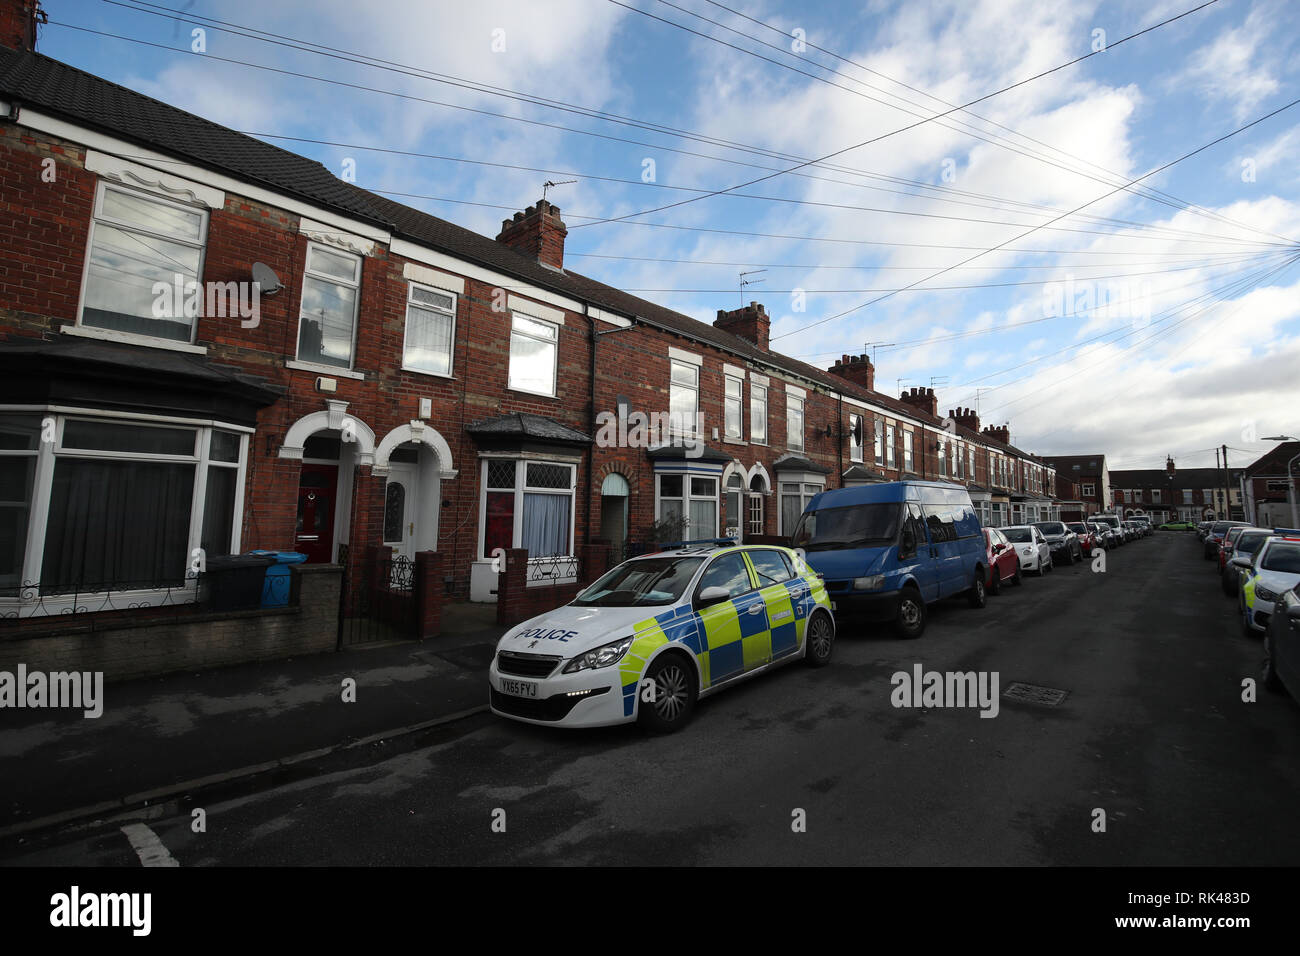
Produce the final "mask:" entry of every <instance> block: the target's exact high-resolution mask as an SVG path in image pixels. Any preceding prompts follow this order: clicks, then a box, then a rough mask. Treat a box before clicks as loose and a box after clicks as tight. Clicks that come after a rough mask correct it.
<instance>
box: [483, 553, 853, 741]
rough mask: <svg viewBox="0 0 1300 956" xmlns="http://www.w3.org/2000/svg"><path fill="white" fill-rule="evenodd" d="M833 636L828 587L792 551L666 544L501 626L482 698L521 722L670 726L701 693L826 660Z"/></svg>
mask: <svg viewBox="0 0 1300 956" xmlns="http://www.w3.org/2000/svg"><path fill="white" fill-rule="evenodd" d="M834 639H835V617H834V615H833V614H832V613H831V602H830V598H829V597H828V596H827V594H826V587H825V585H824V584H823V583H822V580H821V578H820V577H818V576H817V574H816V573H815V572H814V571H813V570H812V569H811V568H809V567H808V565H807V564H805V563H804V561H803V559H802V557H800V556H799V555H798V554H797V553H796V552H794V551H791V550H790V549H789V548H781V547H774V546H763V545H746V546H741V547H737V546H722V547H706V548H693V549H689V548H688V549H682V550H676V551H664V552H660V553H659V554H651V555H646V556H644V557H639V558H633V559H632V560H630V561H625V562H623V563H622V564H620V565H618V566H617V567H616V568H614V569H613V570H611V571H609V572H608V573H607V574H605V575H603V576H602V577H601V578H600V579H599V580H597V581H596V582H595V583H594V584H592V585H591V586H590V587H589V588H587V589H586V590H585V591H583V592H582V593H581V594H579V595H578V596H577V597H576V598H574V600H573V601H572V602H570V603H569V604H566V605H564V606H563V607H559V608H556V609H555V610H554V611H551V612H549V613H547V614H542V615H540V616H538V617H535V618H532V619H531V620H528V621H525V622H524V623H523V624H520V625H518V626H517V627H514V628H511V629H510V630H509V631H507V632H506V633H505V634H504V635H503V636H502V637H501V640H500V641H498V642H497V653H496V656H495V657H494V658H493V660H492V665H491V667H490V668H489V669H488V682H489V694H488V696H489V703H490V705H491V708H492V712H493V713H494V714H497V715H499V716H501V717H509V718H511V719H512V720H521V721H524V722H526V723H530V724H542V725H547V726H560V727H605V726H609V725H611V724H623V723H630V722H632V721H637V722H638V723H640V724H641V725H642V726H644V727H645V728H646V729H648V730H651V731H660V732H662V731H672V730H676V729H678V728H679V727H680V726H682V725H683V724H685V723H686V721H687V720H688V719H689V717H690V714H691V711H692V709H693V708H694V706H695V701H696V699H697V698H699V697H704V696H707V695H709V694H712V693H713V692H714V691H717V690H720V689H722V688H724V687H730V686H732V685H733V684H736V683H738V682H740V681H741V680H744V679H746V678H749V677H753V676H754V675H756V674H760V673H762V672H764V671H767V670H770V669H772V668H774V667H778V666H780V665H781V664H784V663H787V662H789V661H795V660H804V661H807V662H808V663H809V664H812V665H813V666H821V665H823V664H826V663H827V662H829V661H830V658H831V647H832V643H833V641H834ZM769 699H770V700H779V699H780V695H779V693H778V694H777V696H776V697H775V698H769ZM771 706H776V704H775V703H773V704H771Z"/></svg>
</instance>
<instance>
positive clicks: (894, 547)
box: [791, 481, 988, 638]
mask: <svg viewBox="0 0 1300 956" xmlns="http://www.w3.org/2000/svg"><path fill="white" fill-rule="evenodd" d="M980 531H981V527H980V520H979V517H978V516H977V515H976V514H975V508H974V506H973V505H972V504H971V500H970V495H969V494H968V493H967V492H966V489H964V488H956V487H953V486H952V485H949V484H947V483H946V482H937V481H889V482H881V483H879V484H870V485H859V486H857V487H854V488H836V489H833V490H831V491H823V492H821V493H820V494H817V495H814V496H813V497H812V499H811V500H810V501H809V502H808V507H807V508H806V509H805V510H804V513H803V515H802V516H801V517H800V519H799V524H798V525H797V526H796V527H795V531H794V534H793V536H792V537H791V544H792V545H793V546H794V547H796V548H798V549H801V551H802V553H803V554H804V555H805V557H806V559H807V561H808V563H809V564H810V565H811V566H812V567H813V569H814V570H815V571H817V572H818V573H819V574H820V575H821V576H822V577H823V578H824V579H825V581H826V588H827V591H828V592H829V593H830V596H831V600H832V601H833V602H834V607H835V610H836V613H839V612H840V611H851V612H858V613H861V614H863V615H866V616H868V617H870V618H874V619H876V620H889V621H893V622H894V625H895V628H896V629H897V630H898V632H899V633H900V634H901V635H902V636H903V637H909V638H914V637H920V636H921V633H922V632H923V631H924V630H925V622H926V607H927V605H930V604H933V603H934V602H936V601H939V600H941V599H943V598H946V597H951V596H952V595H954V594H962V593H964V594H966V596H967V600H968V601H969V602H970V605H971V606H972V607H977V608H981V607H984V604H985V595H986V593H987V592H986V590H985V582H986V580H987V574H988V570H987V568H986V567H985V562H986V558H985V545H984V536H983V535H982V534H981V533H980Z"/></svg>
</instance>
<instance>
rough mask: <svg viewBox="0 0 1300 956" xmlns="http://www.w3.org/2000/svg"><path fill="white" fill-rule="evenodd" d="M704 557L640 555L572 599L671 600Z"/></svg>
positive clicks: (620, 603) (613, 603)
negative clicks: (649, 556) (647, 556)
mask: <svg viewBox="0 0 1300 956" xmlns="http://www.w3.org/2000/svg"><path fill="white" fill-rule="evenodd" d="M703 561H704V559H703V558H699V557H696V558H639V559H637V560H635V561H627V562H625V563H623V564H620V565H619V566H618V567H616V568H615V569H614V570H612V571H610V572H609V573H608V574H606V575H605V576H604V577H602V578H600V579H599V580H598V581H596V583H595V584H593V585H592V586H591V587H589V588H587V590H585V591H583V592H582V593H581V594H579V595H578V596H577V597H576V598H575V599H574V601H573V603H574V604H577V605H580V606H583V607H633V606H637V605H645V604H672V603H674V602H675V601H677V599H678V598H680V597H681V596H682V594H683V593H685V591H686V587H687V585H689V584H690V583H691V578H693V577H695V572H696V571H697V570H698V569H699V567H700V564H701V563H702V562H703Z"/></svg>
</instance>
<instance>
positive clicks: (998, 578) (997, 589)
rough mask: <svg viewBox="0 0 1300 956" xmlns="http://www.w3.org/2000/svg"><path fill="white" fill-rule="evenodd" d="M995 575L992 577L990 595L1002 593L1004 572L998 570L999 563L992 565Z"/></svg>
mask: <svg viewBox="0 0 1300 956" xmlns="http://www.w3.org/2000/svg"><path fill="white" fill-rule="evenodd" d="M989 567H990V568H992V571H993V573H992V574H991V575H990V583H989V594H1001V593H1002V572H1001V571H999V570H998V563H997V562H996V561H994V562H993V563H992V564H991V565H989Z"/></svg>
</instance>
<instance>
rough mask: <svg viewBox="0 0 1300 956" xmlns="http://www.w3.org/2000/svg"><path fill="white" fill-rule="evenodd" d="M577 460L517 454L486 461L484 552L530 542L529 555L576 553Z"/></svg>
mask: <svg viewBox="0 0 1300 956" xmlns="http://www.w3.org/2000/svg"><path fill="white" fill-rule="evenodd" d="M576 469H577V466H576V465H574V464H571V463H569V462H557V461H535V460H531V459H522V458H519V459H516V458H488V459H485V460H484V461H483V533H482V548H481V551H480V555H479V556H480V557H481V558H483V559H485V560H486V559H490V558H491V557H492V555H493V553H494V552H495V551H496V550H497V549H498V548H500V549H502V550H509V549H510V548H526V549H527V550H528V560H529V563H530V564H531V563H532V562H534V561H536V560H539V559H542V560H544V559H547V558H552V559H554V558H563V557H571V556H572V555H573V514H574V510H573V489H574V473H575V471H576Z"/></svg>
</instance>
